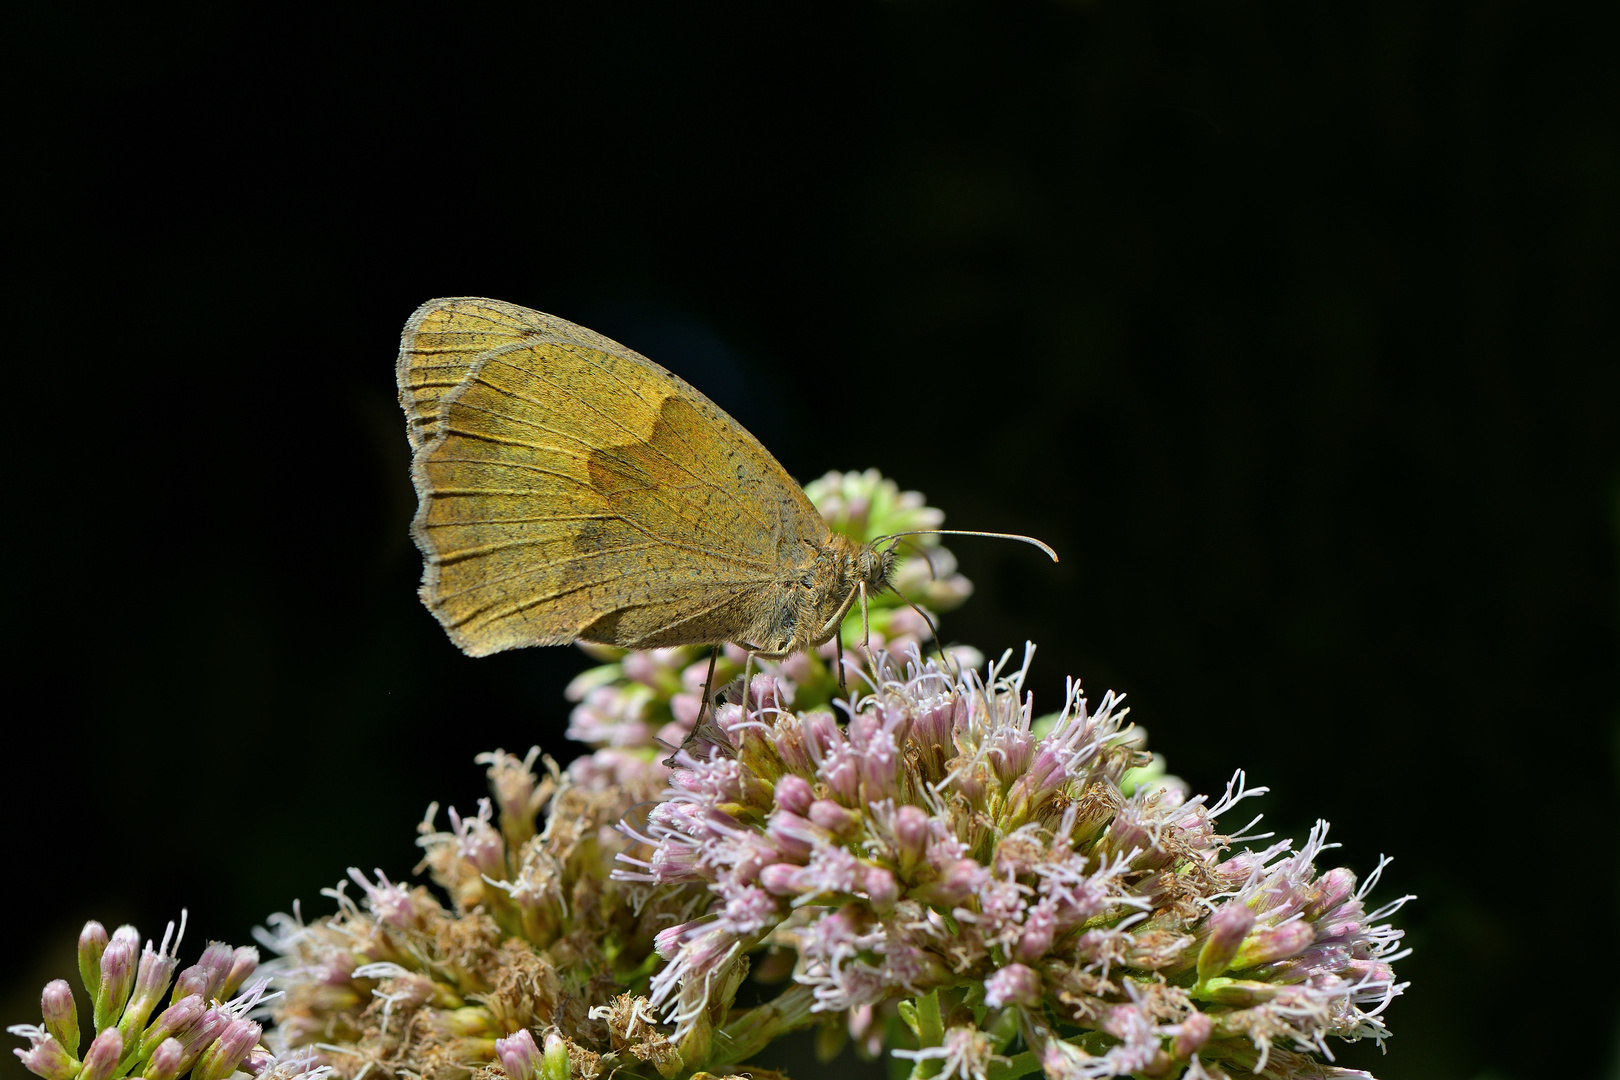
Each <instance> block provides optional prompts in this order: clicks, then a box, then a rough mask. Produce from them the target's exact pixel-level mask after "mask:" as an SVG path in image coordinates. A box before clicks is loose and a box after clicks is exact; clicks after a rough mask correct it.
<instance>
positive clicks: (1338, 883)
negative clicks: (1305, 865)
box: [1305, 866, 1356, 922]
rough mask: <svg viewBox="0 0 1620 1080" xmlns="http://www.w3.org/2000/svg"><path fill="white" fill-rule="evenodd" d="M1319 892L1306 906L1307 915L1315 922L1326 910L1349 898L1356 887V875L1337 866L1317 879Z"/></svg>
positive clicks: (1330, 909)
mask: <svg viewBox="0 0 1620 1080" xmlns="http://www.w3.org/2000/svg"><path fill="white" fill-rule="evenodd" d="M1316 888H1317V894H1316V896H1314V897H1312V899H1311V902H1310V903H1309V904H1307V905H1306V906H1305V917H1306V918H1307V919H1309V920H1311V921H1312V922H1315V921H1316V920H1317V919H1318V918H1320V917H1321V915H1322V913H1323V912H1324V911H1332V910H1333V909H1334V908H1336V907H1338V906H1339V905H1340V904H1342V903H1344V902H1345V901H1346V900H1347V899H1349V897H1350V894H1351V893H1352V892H1354V891H1355V888H1356V875H1355V874H1353V873H1352V872H1351V871H1349V870H1348V869H1346V868H1345V867H1342V866H1336V867H1334V868H1333V869H1332V870H1329V871H1328V872H1327V873H1325V874H1323V875H1322V876H1321V877H1320V878H1318V879H1317V881H1316Z"/></svg>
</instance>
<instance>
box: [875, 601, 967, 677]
mask: <svg viewBox="0 0 1620 1080" xmlns="http://www.w3.org/2000/svg"><path fill="white" fill-rule="evenodd" d="M889 591H890V592H892V593H894V595H896V596H898V597H899V598H900V599H902V600H904V601H905V602H906V606H907V607H909V608H910V609H911V610H912V611H915V612H916V613H917V614H918V615H921V616H922V621H923V622H925V623H927V624H928V632H929V633H930V634H932V635H933V636H934V648H935V649H936V650H937V651H938V652H939V655H940V657H941V658H942V659H944V661H945V663H946V664H947V665H949V667H950V669H951V677H952V678H953V679H955V680H956V681H957V682H961V681H962V669H961V668H959V667H957V666H956V657H954V656H952V655H951V654H950V653H949V652H948V651H946V649H945V642H944V641H942V640H940V636H939V624H938V623H936V622H935V621H934V620H933V617H932V616H930V615H929V614H928V612H926V611H924V610H923V609H922V608H920V607H918V606H917V605H916V604H913V603H912V602H911V598H910V597H908V596H907V595H906V594H905V593H903V592H901V591H900V590H899V589H896V588H895V587H894V586H893V585H890V586H889Z"/></svg>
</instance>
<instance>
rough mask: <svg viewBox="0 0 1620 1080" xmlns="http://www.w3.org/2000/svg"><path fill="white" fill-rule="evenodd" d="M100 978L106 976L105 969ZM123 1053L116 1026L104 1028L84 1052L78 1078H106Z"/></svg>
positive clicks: (94, 1079)
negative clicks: (82, 1065) (82, 1066)
mask: <svg viewBox="0 0 1620 1080" xmlns="http://www.w3.org/2000/svg"><path fill="white" fill-rule="evenodd" d="M115 940H116V939H115ZM107 949H108V951H109V952H110V951H112V946H111V945H108V946H107ZM102 978H103V979H105V978H106V972H105V971H103V972H102ZM123 1055H124V1037H123V1036H122V1035H120V1034H118V1029H117V1028H108V1029H106V1030H105V1031H103V1032H102V1033H101V1034H99V1035H97V1036H96V1038H95V1041H94V1042H92V1043H91V1044H90V1049H89V1050H88V1051H86V1052H85V1055H84V1068H82V1069H80V1070H79V1080H107V1078H108V1077H110V1076H112V1074H113V1071H114V1070H115V1069H117V1068H118V1059H119V1058H120V1057H123Z"/></svg>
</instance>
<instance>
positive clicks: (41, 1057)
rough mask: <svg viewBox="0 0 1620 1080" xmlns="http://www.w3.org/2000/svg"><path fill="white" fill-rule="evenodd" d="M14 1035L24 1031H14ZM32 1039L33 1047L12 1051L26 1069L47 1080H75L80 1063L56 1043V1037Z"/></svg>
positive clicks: (32, 1035)
mask: <svg viewBox="0 0 1620 1080" xmlns="http://www.w3.org/2000/svg"><path fill="white" fill-rule="evenodd" d="M36 1030H37V1029H36ZM12 1033H13V1034H16V1035H20V1034H22V1031H20V1030H16V1029H13V1032H12ZM30 1039H31V1041H32V1045H31V1046H29V1048H28V1049H27V1050H22V1049H17V1050H13V1051H12V1053H13V1054H16V1055H17V1057H19V1058H21V1059H22V1063H23V1067H24V1068H26V1069H27V1070H28V1071H29V1072H31V1073H33V1074H34V1075H35V1076H43V1077H44V1078H45V1080H73V1076H74V1074H76V1073H77V1072H78V1071H79V1063H78V1062H77V1061H75V1060H74V1059H73V1057H72V1056H71V1055H69V1054H68V1052H67V1051H66V1050H65V1049H63V1048H62V1044H61V1043H59V1042H57V1041H56V1036H54V1035H49V1034H46V1035H38V1034H31V1035H30Z"/></svg>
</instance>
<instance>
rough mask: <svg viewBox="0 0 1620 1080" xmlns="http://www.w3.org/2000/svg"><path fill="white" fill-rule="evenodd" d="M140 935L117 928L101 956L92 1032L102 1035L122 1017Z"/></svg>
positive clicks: (133, 981) (133, 978) (133, 977)
mask: <svg viewBox="0 0 1620 1080" xmlns="http://www.w3.org/2000/svg"><path fill="white" fill-rule="evenodd" d="M140 944H141V935H140V932H139V931H138V930H136V929H135V928H134V927H133V926H120V927H119V928H118V929H117V930H115V931H113V936H112V940H111V941H110V942H108V943H107V949H106V951H105V952H103V953H102V954H101V986H100V988H99V989H98V990H97V991H96V1009H95V1019H96V1030H97V1031H101V1032H105V1031H106V1029H107V1028H110V1027H112V1026H114V1025H115V1024H117V1023H118V1018H119V1017H121V1016H123V1015H124V1003H125V1002H127V1001H128V1000H129V992H130V990H132V989H133V988H134V986H135V962H136V955H137V953H136V950H138V949H139V948H140Z"/></svg>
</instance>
